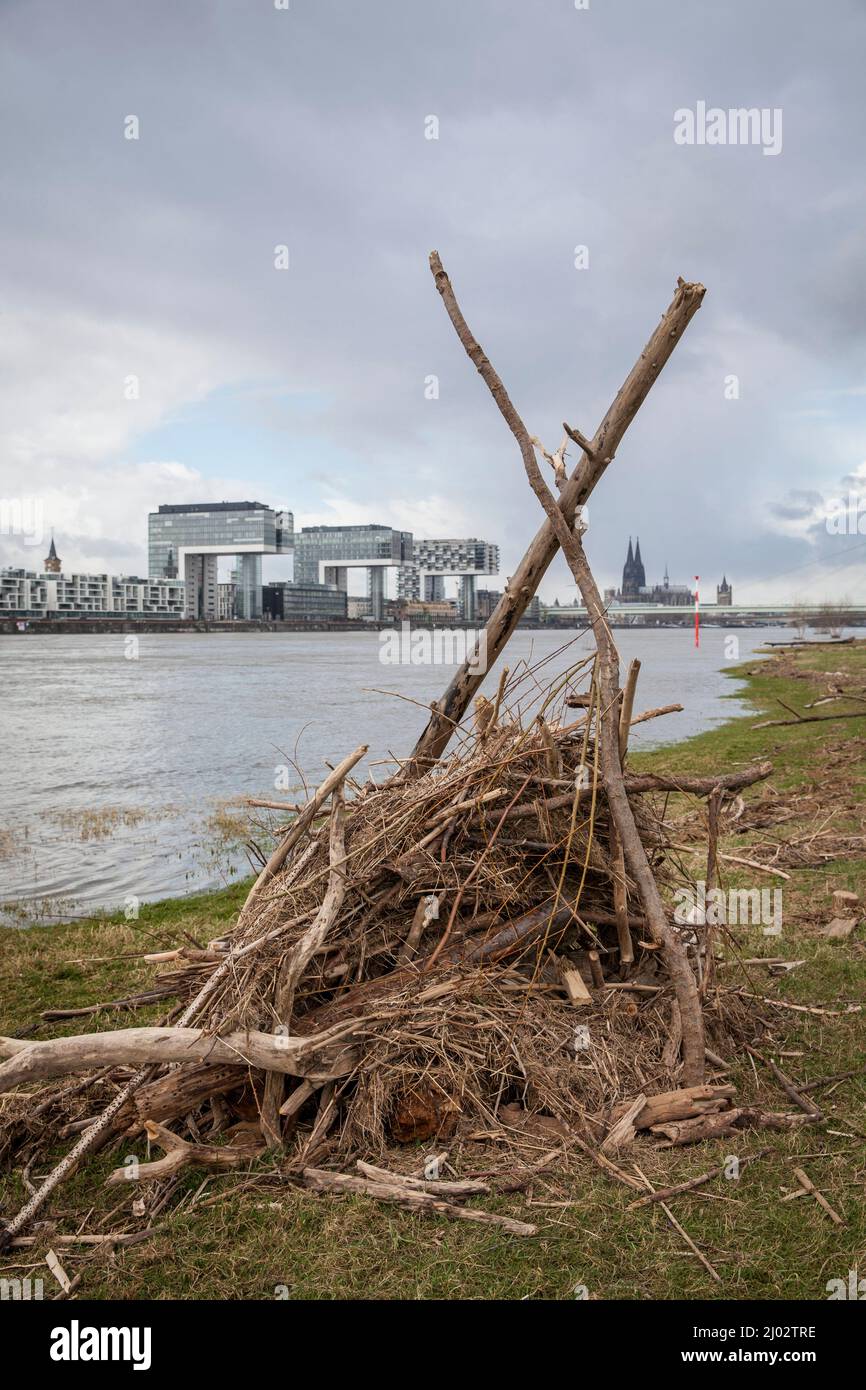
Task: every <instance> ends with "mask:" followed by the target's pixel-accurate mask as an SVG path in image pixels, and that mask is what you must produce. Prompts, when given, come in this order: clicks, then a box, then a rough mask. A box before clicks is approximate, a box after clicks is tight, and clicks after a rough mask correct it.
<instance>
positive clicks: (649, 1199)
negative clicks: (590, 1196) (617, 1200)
mask: <svg viewBox="0 0 866 1390" xmlns="http://www.w3.org/2000/svg"><path fill="white" fill-rule="evenodd" d="M774 1152H775V1150H774V1149H773V1148H772V1146H769V1145H768V1147H767V1148H765V1149H759V1150H758V1152H757V1153H753V1154H748V1155H747V1157H746V1158H741V1159H740V1160H739V1165H740V1172H742V1170H743V1169H744V1168H745V1166H746V1164H747V1163H754V1162H755V1160H756V1159H758V1158H764V1157H765V1156H766V1155H767V1154H771V1153H774ZM727 1167H728V1160H727V1159H725V1161H724V1163H720V1164H719V1166H718V1168H711V1169H710V1171H709V1172H708V1173H701V1174H700V1175H699V1176H698V1177H696V1178H689V1180H688V1182H680V1183H677V1185H676V1187H658V1188H656V1190H655V1192H648V1193H647V1195H646V1197H638V1199H637V1201H636V1202H629V1204H628V1206H627V1207H626V1211H634V1210H635V1209H636V1208H637V1207H648V1206H650V1205H651V1204H652V1203H653V1202H666V1201H667V1199H668V1198H669V1197H679V1195H680V1193H682V1192H693V1191H694V1190H695V1188H696V1187H703V1186H704V1184H705V1183H708V1182H712V1180H713V1178H721V1177H724V1174H725V1172H726V1170H727Z"/></svg>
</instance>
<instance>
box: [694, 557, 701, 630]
mask: <svg viewBox="0 0 866 1390" xmlns="http://www.w3.org/2000/svg"><path fill="white" fill-rule="evenodd" d="M700 577H701V576H700V575H699V574H696V575H695V646H696V647H699V646H700V645H701V599H700V594H699V593H698V583H699V581H700Z"/></svg>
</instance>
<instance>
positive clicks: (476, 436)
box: [0, 0, 866, 603]
mask: <svg viewBox="0 0 866 1390" xmlns="http://www.w3.org/2000/svg"><path fill="white" fill-rule="evenodd" d="M864 63H866V5H864V3H863V0H824V3H822V4H820V5H816V4H814V3H813V0H726V3H725V4H723V5H721V4H717V3H711V0H701V2H700V3H698V2H697V0H578V3H575V0H538V2H537V3H532V4H529V3H526V0H472V2H471V3H469V2H468V0H442V2H441V3H437V0H425V3H417V0H368V3H365V4H358V3H349V0H276V3H274V0H148V3H146V4H141V3H140V0H137V2H136V3H130V2H129V0H80V3H77V4H73V5H65V6H63V5H59V4H57V3H56V0H51V3H43V0H26V3H23V0H22V2H20V3H19V0H0V107H2V121H0V146H2V148H0V199H2V225H3V229H4V252H3V256H2V260H0V501H2V503H3V504H4V510H3V515H2V517H0V566H2V565H9V564H13V565H24V566H25V567H27V568H36V569H39V568H41V561H42V558H43V556H44V555H45V553H46V550H47V541H48V537H49V535H50V532H51V531H52V530H53V532H54V535H55V539H56V545H57V550H58V552H59V554H60V556H61V559H62V561H63V566H64V569H65V570H82V569H83V570H95V571H100V572H101V571H108V572H115V573H144V572H146V563H147V562H146V539H147V513H148V511H151V510H154V509H155V508H156V507H157V506H158V505H159V504H160V503H163V502H185V501H203V500H245V499H249V500H258V501H262V502H265V503H267V504H269V505H272V506H274V507H288V508H290V509H291V510H292V511H293V512H294V514H295V524H296V526H302V525H311V524H318V523H323V522H324V523H332V524H335V523H337V522H344V523H356V522H363V521H372V522H381V523H384V524H388V525H393V526H396V527H399V528H401V529H406V530H411V531H413V532H414V533H415V534H416V535H417V536H419V537H424V536H427V537H436V536H479V537H481V538H483V539H485V540H488V541H492V542H496V543H498V544H499V545H500V547H501V552H502V576H501V580H502V581H504V579H505V576H506V575H507V574H508V573H510V572H511V570H512V569H513V568H514V567H515V565H516V564H517V561H518V559H519V558H520V556H521V555H522V553H523V551H524V549H525V548H526V546H527V544H528V543H529V541H530V539H531V537H532V535H533V534H534V533H535V531H536V529H537V527H538V525H539V524H540V520H541V513H540V509H539V507H538V503H537V501H536V499H535V498H534V497H533V496H532V494H531V493H530V491H529V488H528V485H527V482H526V478H525V474H524V472H523V467H522V463H521V459H520V454H519V452H518V450H517V447H516V445H515V443H514V440H513V438H512V436H511V435H510V434H509V432H508V430H507V428H506V426H505V425H504V423H503V421H502V419H501V417H500V416H499V414H498V412H497V410H496V408H495V406H494V404H493V402H492V400H491V399H490V397H489V396H488V394H487V392H486V389H485V387H484V386H483V383H482V382H481V380H480V378H479V377H478V375H477V373H476V372H475V370H474V368H473V367H472V366H471V364H470V363H469V361H468V359H467V358H466V357H465V355H464V354H463V351H462V349H461V347H460V345H459V343H458V341H457V339H456V337H455V335H454V332H453V330H452V328H451V326H450V324H449V323H448V320H447V317H446V315H445V313H444V310H443V306H442V303H441V300H440V297H439V295H438V294H437V293H436V292H435V289H434V286H433V282H432V279H431V276H430V271H429V268H428V261H427V258H428V255H429V252H430V251H431V249H433V248H434V247H435V248H436V249H438V251H439V253H440V255H441V256H442V260H443V262H444V265H445V268H446V270H447V271H448V272H449V274H450V276H451V279H452V282H453V284H454V287H455V290H456V292H457V294H458V297H459V299H460V302H461V305H462V308H463V311H464V313H465V314H466V317H467V319H468V321H469V323H470V325H471V327H472V329H473V331H474V333H475V335H476V337H477V338H478V339H479V340H480V341H481V343H482V344H483V346H484V348H485V350H486V352H487V353H488V355H489V357H490V359H491V360H492V362H493V364H494V366H495V367H496V368H497V370H498V371H499V373H500V375H501V376H502V378H503V379H504V381H505V384H506V386H507V388H508V390H509V392H510V394H511V397H512V399H513V400H514V402H515V404H516V405H517V408H518V410H519V411H520V412H521V414H522V416H523V418H524V420H525V421H526V423H527V426H528V427H529V429H530V432H531V433H533V434H535V435H537V436H539V438H540V439H541V440H542V441H543V443H544V444H545V446H546V448H547V449H548V450H551V451H552V450H553V449H555V448H556V447H557V446H558V445H559V443H560V440H561V437H562V425H561V422H562V421H563V420H568V421H569V423H571V424H573V425H576V426H577V427H578V428H579V429H580V430H582V431H583V433H584V434H586V435H590V436H591V435H592V434H593V433H594V432H595V429H596V427H597V425H598V423H599V422H600V420H601V418H602V416H603V415H604V413H605V410H606V409H607V407H608V405H609V403H610V401H611V400H612V399H613V397H614V395H615V393H616V391H617V389H618V387H619V385H620V384H621V382H622V381H623V379H624V378H625V376H626V375H627V373H628V372H629V370H630V368H631V366H632V364H633V362H634V361H635V359H636V357H637V356H638V354H639V352H640V350H641V348H642V346H643V344H644V343H645V341H646V340H647V338H648V337H649V334H650V332H651V331H652V329H653V328H654V326H655V324H656V323H657V321H658V318H659V316H660V314H661V313H662V312H663V310H664V309H665V308H666V307H667V305H668V304H669V302H670V300H671V298H672V295H673V291H674V287H675V284H676V280H677V277H678V276H682V277H683V278H684V279H686V280H699V281H701V282H702V283H703V284H705V285H706V287H707V294H706V298H705V300H704V303H703V306H702V308H701V309H700V311H699V313H698V314H697V315H696V317H695V318H694V319H693V321H692V323H691V325H690V327H689V328H688V331H687V333H686V335H685V337H684V338H683V340H682V342H681V344H680V345H679V346H678V348H677V350H676V352H675V353H674V355H673V357H672V359H671V361H670V363H669V364H668V366H667V367H666V369H665V371H664V373H663V374H662V376H661V378H660V379H659V381H658V383H657V385H656V386H655V387H654V388H653V390H652V392H651V394H650V396H649V398H648V400H647V402H646V404H645V406H644V407H643V408H642V409H641V411H640V412H639V414H638V416H637V417H636V419H635V421H634V423H633V424H632V426H631V428H630V429H629V431H628V433H627V435H626V437H625V439H624V441H623V443H622V445H621V446H620V449H619V451H618V454H617V457H616V459H615V460H614V462H613V463H612V464H611V466H610V468H609V470H608V472H607V474H606V476H605V477H604V479H603V481H602V482H601V484H600V485H599V487H598V489H597V491H596V493H595V494H594V496H593V499H592V502H591V504H590V508H589V512H590V526H589V531H588V533H587V536H586V546H587V552H588V554H589V558H590V561H591V563H592V565H593V568H594V571H595V573H596V577H597V579H598V580H599V583H600V584H601V585H602V586H603V587H604V586H607V585H609V584H610V585H612V584H616V583H617V582H618V580H619V577H620V574H621V569H622V563H623V560H624V558H625V550H626V546H627V543H628V538H629V536H630V535H631V536H639V537H640V542H641V551H642V555H643V559H644V563H645V566H646V571H647V579H648V581H649V582H650V583H653V582H656V581H658V580H660V578H661V575H662V573H663V571H664V569H665V566H667V567H668V569H669V572H670V577H671V581H672V582H688V581H690V580H691V579H692V577H693V576H694V575H696V574H700V575H701V577H702V591H706V592H707V596H708V597H710V596H711V594H712V590H713V588H714V586H715V584H716V583H717V582H718V581H719V580H720V579H721V577H722V574H723V573H724V574H726V575H727V577H728V579H729V580H730V581H731V582H732V583H733V586H734V599H735V601H741V600H745V601H748V602H757V601H761V600H765V601H778V602H788V601H791V602H794V601H798V600H803V599H806V598H812V599H813V600H815V601H821V600H823V599H825V598H835V599H842V598H847V599H849V600H850V601H852V602H854V601H857V602H860V603H866V462H864V460H866V437H864V433H866V432H864V402H866V365H864V347H866V273H864V271H866V266H864V261H866V239H864V213H866V176H864V162H863V150H864V147H866V98H864V94H863V70H864ZM736 108H755V109H756V110H758V111H761V112H764V113H765V117H764V126H763V128H761V129H759V128H758V127H756V128H755V130H754V131H753V132H752V133H753V135H754V137H755V138H754V139H753V140H751V141H749V142H737V135H738V128H737V127H736V126H735V124H734V123H733V122H730V123H727V124H726V117H727V112H728V111H730V110H733V109H736ZM702 111H703V112H709V113H712V112H714V111H719V112H721V113H722V120H721V123H720V122H719V120H718V119H717V118H716V117H715V116H713V115H712V114H710V116H709V118H707V117H706V116H704V117H702V116H701V112H702ZM683 112H686V113H689V112H690V113H692V118H691V121H690V120H689V119H688V118H687V117H684V116H683ZM708 120H709V125H708ZM702 121H703V126H702ZM690 124H691V131H689V125H690ZM720 131H721V133H722V134H725V135H726V143H724V144H721V143H718V142H717V137H718V136H719V133H720ZM689 133H691V135H692V136H693V137H694V142H693V143H684V140H685V137H686V135H688V134H689ZM739 133H740V134H743V133H744V132H742V131H740V132H739ZM702 134H706V136H707V139H706V142H705V143H698V139H699V136H700V135H702ZM728 135H730V136H732V137H733V138H732V139H727V136H728ZM130 137H137V138H130ZM710 139H712V140H713V141H714V142H713V143H710ZM576 248H583V249H582V250H580V249H577V250H576ZM286 262H287V267H286V268H284V266H285V263H286ZM572 462H574V460H573V459H572ZM841 501H844V503H845V505H846V507H847V511H846V512H845V514H844V516H842V517H841V519H840V515H839V512H838V508H839V506H840V502H841ZM27 518H31V521H30V523H29V524H28V521H27ZM285 564H286V562H285V561H279V560H274V561H272V562H269V563H268V564H267V565H266V578H267V577H276V576H277V575H278V574H279V573H282V572H285V571H282V570H281V569H280V566H284V565H285ZM541 593H542V596H543V597H544V598H545V599H546V600H548V601H553V599H554V598H558V599H559V600H560V602H568V601H570V600H571V599H572V598H573V596H574V585H573V582H572V581H571V578H570V575H569V574H568V571H567V569H566V567H565V565H564V563H563V562H562V561H561V560H557V561H556V562H555V563H554V565H553V566H552V567H551V569H550V571H549V572H548V574H547V576H546V578H545V580H544V581H543V584H542V588H541Z"/></svg>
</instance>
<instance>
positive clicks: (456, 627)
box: [0, 609, 789, 637]
mask: <svg viewBox="0 0 866 1390" xmlns="http://www.w3.org/2000/svg"><path fill="white" fill-rule="evenodd" d="M402 621H406V622H407V623H408V625H409V627H410V629H411V630H412V631H418V632H424V631H428V630H429V629H431V628H437V629H440V630H441V629H447V630H449V631H451V630H453V631H455V632H460V631H478V630H480V629H482V628H483V627H484V623H483V622H481V621H479V622H475V623H472V622H462V621H457V622H451V623H443V622H429V623H420V622H418V621H417V619H416V620H411V621H410V620H409V619H405V620H402ZM400 622H401V620H400V619H388V620H384V619H383V620H382V621H381V622H368V621H366V620H365V619H363V618H346V619H345V620H342V621H341V620H338V619H303V618H294V619H287V620H284V621H282V622H272V621H270V620H268V619H265V620H263V621H259V622H245V621H243V620H235V621H234V622H225V623H220V622H210V621H205V620H201V619H195V618H183V619H173V618H167V619H165V620H160V619H157V620H155V621H154V620H148V619H141V618H58V619H50V618H2V619H0V635H9V636H15V637H32V636H34V635H37V634H44V635H47V636H52V637H69V636H72V637H84V636H98V635H99V634H100V633H117V632H122V633H129V632H144V633H157V632H172V633H184V632H189V633H203V634H210V633H241V632H276V633H280V632H393V631H394V628H395V627H397V626H399V624H400ZM693 622H694V615H693V612H692V610H691V609H689V610H688V611H687V614H686V616H684V617H681V618H675V619H671V620H670V621H665V622H634V623H629V622H622V621H621V620H619V619H617V618H611V619H610V620H609V626H610V627H611V628H615V629H622V630H630V629H639V630H641V631H649V632H651V631H653V630H658V631H670V630H671V629H673V628H690V627H691V626H692V624H693ZM19 623H22V624H26V626H23V627H19ZM701 627H703V628H707V627H724V628H742V629H744V630H746V629H755V628H778V629H779V630H780V631H786V630H788V629H789V624H787V623H784V622H781V621H778V620H776V621H775V622H774V621H772V620H769V619H767V618H762V619H760V620H758V619H743V618H736V619H735V618H724V617H722V615H721V614H718V613H712V614H702V616H701ZM588 628H589V620H588V619H587V622H586V624H585V625H580V624H577V623H575V622H573V621H570V622H567V623H559V622H521V623H520V624H519V625H518V629H519V630H520V631H522V632H527V631H529V632H563V633H565V632H582V631H584V629H587V630H588Z"/></svg>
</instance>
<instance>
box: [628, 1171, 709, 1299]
mask: <svg viewBox="0 0 866 1390" xmlns="http://www.w3.org/2000/svg"><path fill="white" fill-rule="evenodd" d="M632 1167H633V1168H634V1170H635V1172H636V1173H639V1174H640V1176H641V1177H642V1178H643V1180H644V1182H645V1184H646V1186H647V1188H648V1189H649V1191H650V1192H651V1193H652V1194H653V1196H655V1188H654V1187H653V1185H652V1183H651V1182H650V1180H649V1178H648V1177H647V1175H646V1173H643V1172H641V1170H640V1168H638V1166H637V1164H636V1163H634V1164H632ZM659 1205H660V1206H661V1209H662V1211H663V1212H664V1214H665V1216H666V1217H667V1219H668V1221H669V1222H670V1223H671V1225H672V1226H673V1228H674V1230H675V1231H676V1232H677V1233H678V1234H679V1235H681V1236H682V1238H683V1240H684V1241H685V1242H686V1245H687V1246H688V1247H689V1249H690V1250H693V1251H694V1253H695V1254H696V1255H697V1257H698V1259H699V1260H700V1262H701V1264H702V1265H703V1266H704V1269H705V1270H707V1272H708V1273H709V1274H711V1275H712V1277H713V1279H715V1281H716V1283H717V1284H721V1282H722V1280H721V1277H720V1276H719V1275H718V1274H717V1273H716V1271H715V1270H714V1269H713V1266H712V1265H711V1264H710V1262H709V1260H708V1259H707V1257H706V1255H704V1254H702V1252H701V1251H700V1250H699V1249H698V1247H697V1246H696V1245H695V1242H694V1241H693V1240H692V1238H691V1236H690V1235H689V1233H688V1231H686V1230H684V1228H683V1227H682V1226H681V1225H680V1223H679V1221H677V1218H676V1217H675V1216H674V1214H673V1212H672V1211H671V1209H670V1207H669V1206H667V1205H666V1204H665V1203H664V1202H660V1203H659Z"/></svg>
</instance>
